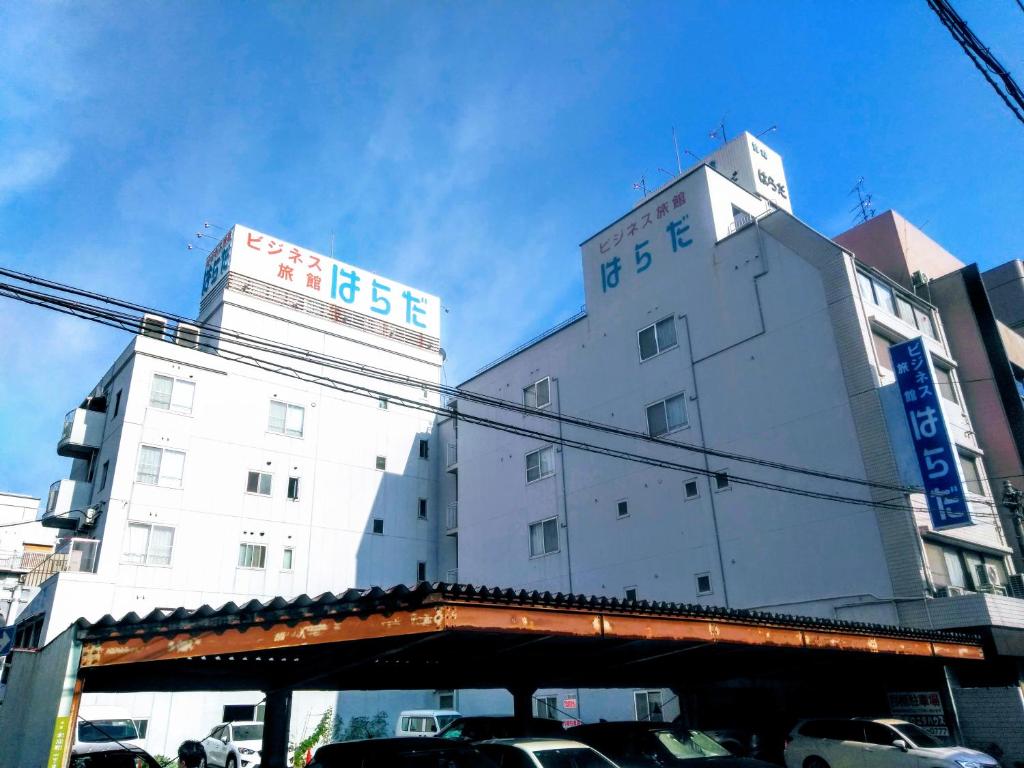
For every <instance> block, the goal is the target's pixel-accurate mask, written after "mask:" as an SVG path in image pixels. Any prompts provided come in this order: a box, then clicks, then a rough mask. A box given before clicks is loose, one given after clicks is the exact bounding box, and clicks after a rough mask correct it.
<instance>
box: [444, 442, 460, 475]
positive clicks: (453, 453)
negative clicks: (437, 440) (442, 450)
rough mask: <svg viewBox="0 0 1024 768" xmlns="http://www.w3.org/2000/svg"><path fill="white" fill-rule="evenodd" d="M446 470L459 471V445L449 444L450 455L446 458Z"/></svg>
mask: <svg viewBox="0 0 1024 768" xmlns="http://www.w3.org/2000/svg"><path fill="white" fill-rule="evenodd" d="M444 466H445V469H447V470H448V471H449V472H458V471H459V446H458V443H448V453H447V455H446V456H445V463H444Z"/></svg>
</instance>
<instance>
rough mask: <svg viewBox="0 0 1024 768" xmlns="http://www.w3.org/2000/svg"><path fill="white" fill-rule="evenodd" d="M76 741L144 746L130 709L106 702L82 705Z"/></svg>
mask: <svg viewBox="0 0 1024 768" xmlns="http://www.w3.org/2000/svg"><path fill="white" fill-rule="evenodd" d="M75 741H76V742H77V743H80V744H107V745H113V746H131V747H140V748H141V747H142V738H141V737H140V735H139V729H138V727H137V726H136V724H135V721H134V720H133V719H132V718H131V717H130V716H129V714H128V711H127V710H125V709H121V708H120V707H112V706H108V705H105V704H90V705H83V706H82V707H81V709H80V710H79V712H78V732H77V734H76V736H75Z"/></svg>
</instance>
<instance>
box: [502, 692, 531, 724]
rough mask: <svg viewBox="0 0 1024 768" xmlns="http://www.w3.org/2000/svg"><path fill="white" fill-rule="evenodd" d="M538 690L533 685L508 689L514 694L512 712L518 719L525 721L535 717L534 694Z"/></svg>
mask: <svg viewBox="0 0 1024 768" xmlns="http://www.w3.org/2000/svg"><path fill="white" fill-rule="evenodd" d="M536 690H537V689H536V688H535V687H533V686H519V687H516V688H509V689H508V692H509V693H511V694H512V714H513V715H514V716H515V718H516V720H519V721H522V722H525V721H527V720H529V719H530V718H532V717H533V694H534V693H535V692H536Z"/></svg>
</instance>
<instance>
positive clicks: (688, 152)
mask: <svg viewBox="0 0 1024 768" xmlns="http://www.w3.org/2000/svg"><path fill="white" fill-rule="evenodd" d="M683 152H685V153H686V154H688V155H689V156H690V157H692V158H693V159H694V160H696V161H697V162H698V163H699V162H702V160H703V158H702V157H700V155H695V154H694V153H693V152H691V151H690V150H688V149H684V150H683Z"/></svg>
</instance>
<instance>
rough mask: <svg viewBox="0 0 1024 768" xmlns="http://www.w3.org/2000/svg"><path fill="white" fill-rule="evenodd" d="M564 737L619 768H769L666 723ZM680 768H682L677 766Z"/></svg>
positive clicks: (605, 727)
mask: <svg viewBox="0 0 1024 768" xmlns="http://www.w3.org/2000/svg"><path fill="white" fill-rule="evenodd" d="M565 737H566V738H568V739H575V740H576V741H582V742H583V743H584V744H587V745H588V746H591V747H593V748H594V749H596V750H597V751H598V752H601V753H602V754H604V755H606V756H607V757H608V758H610V759H611V760H613V761H614V762H616V763H617V764H618V765H620V766H621V768H651V766H677V765H678V764H679V763H682V762H683V761H684V760H685V761H686V766H685V768H698V766H701V767H706V768H769V766H770V763H766V762H763V761H761V760H754V759H753V758H749V757H739V756H737V755H734V754H732V753H731V752H730V751H729V750H728V749H726V748H725V747H723V746H722V745H721V744H719V743H718V742H717V741H715V740H714V739H713V738H711V737H710V736H708V735H707V734H706V733H702V732H701V731H694V730H690V729H687V728H681V727H680V726H677V725H672V724H670V723H650V722H636V721H623V722H613V723H593V724H591V725H579V726H576V727H575V728H570V729H569V730H568V731H566V732H565ZM680 768H683V767H682V766H680Z"/></svg>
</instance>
